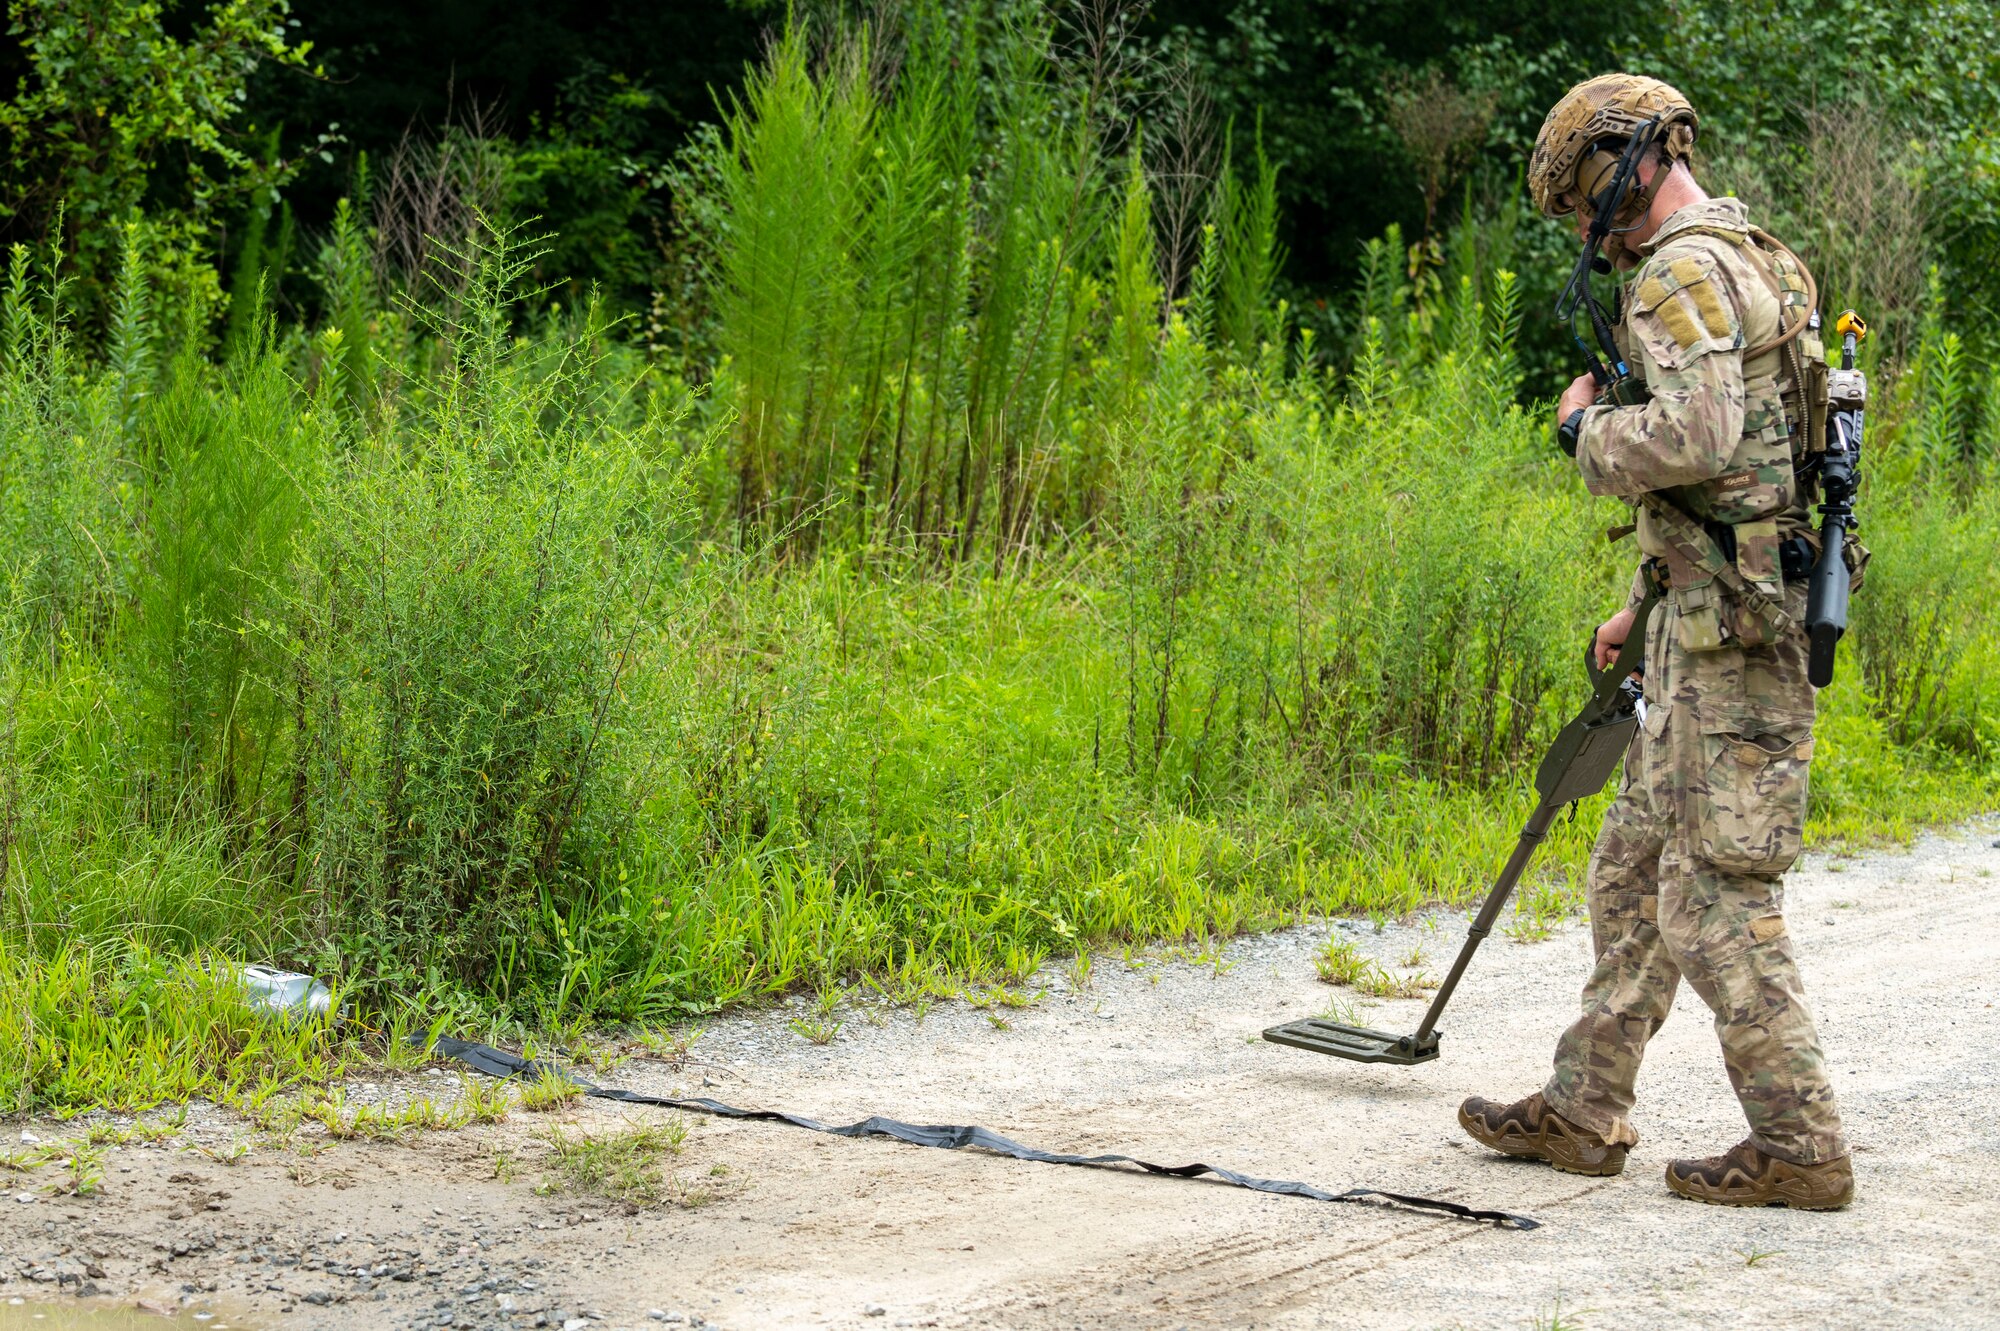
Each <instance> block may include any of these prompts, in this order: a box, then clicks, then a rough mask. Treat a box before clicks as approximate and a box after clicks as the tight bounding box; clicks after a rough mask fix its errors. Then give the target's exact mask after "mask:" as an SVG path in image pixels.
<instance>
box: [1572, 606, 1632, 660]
mask: <svg viewBox="0 0 2000 1331" xmlns="http://www.w3.org/2000/svg"><path fill="white" fill-rule="evenodd" d="M1636 613H1637V612H1635V611H1633V610H1630V609H1626V610H1620V611H1619V612H1618V613H1617V614H1615V615H1613V616H1612V617H1611V618H1609V619H1607V620H1605V621H1604V622H1603V623H1602V624H1599V625H1598V626H1597V668H1598V669H1599V670H1602V669H1604V668H1605V667H1606V666H1608V665H1610V664H1611V663H1612V662H1613V661H1616V660H1617V659H1618V651H1619V649H1620V648H1622V647H1623V646H1624V645H1625V639H1626V638H1627V637H1628V636H1630V634H1631V632H1632V620H1633V619H1634V617H1635V616H1636ZM1572 641H1574V640H1572Z"/></svg>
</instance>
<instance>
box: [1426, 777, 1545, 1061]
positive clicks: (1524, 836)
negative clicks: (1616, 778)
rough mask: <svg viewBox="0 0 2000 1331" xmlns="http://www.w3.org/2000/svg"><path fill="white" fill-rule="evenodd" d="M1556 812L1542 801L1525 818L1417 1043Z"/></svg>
mask: <svg viewBox="0 0 2000 1331" xmlns="http://www.w3.org/2000/svg"><path fill="white" fill-rule="evenodd" d="M1557 812H1558V806H1556V805H1552V804H1550V803H1548V802H1547V801H1546V800H1545V801H1543V802H1542V803H1541V804H1538V805H1536V806H1535V811H1534V812H1533V813H1531V814H1529V815H1528V822H1527V825H1526V826H1524V827H1522V829H1521V838H1520V840H1518V841H1516V842H1515V843H1514V853H1513V854H1512V855H1509V856H1508V857H1507V865H1506V867H1505V868H1503V869H1502V870H1500V876H1499V877H1498V878H1496V879H1495V880H1494V881H1493V890H1492V891H1491V892H1488V893H1487V894H1486V904H1485V905H1483V906H1481V907H1480V908H1479V914H1478V915H1477V916H1476V917H1475V918H1474V919H1473V921H1472V927H1471V928H1469V929H1467V930H1466V931H1465V946H1464V947H1461V948H1460V949H1459V950H1458V959H1457V960H1456V961H1454V962H1452V963H1451V971H1450V972H1449V973H1448V974H1447V975H1446V976H1445V977H1444V983H1443V984H1440V985H1439V986H1438V991H1437V997H1435V998H1433V999H1431V1005H1430V1008H1429V1009H1428V1010H1427V1011H1426V1012H1425V1013H1424V1019H1423V1021H1422V1022H1421V1023H1420V1024H1419V1025H1418V1026H1417V1034H1416V1043H1417V1044H1420V1045H1421V1044H1422V1043H1424V1041H1425V1040H1427V1039H1429V1038H1430V1033H1431V1032H1432V1031H1433V1030H1435V1029H1436V1028H1437V1023H1438V1018H1439V1017H1441V1016H1443V1015H1444V1005H1445V1004H1446V1003H1449V1002H1450V1001H1451V995H1452V991H1453V990H1454V989H1456V988H1458V980H1459V977H1460V976H1462V975H1464V974H1465V968H1466V966H1467V965H1469V964H1470V963H1471V961H1472V954H1473V953H1474V952H1477V951H1478V950H1479V945H1480V943H1482V942H1483V941H1485V938H1486V935H1488V934H1490V933H1492V932H1493V925H1494V923H1495V922H1496V921H1498V920H1499V918H1500V908H1501V907H1503V906H1505V905H1506V904H1507V898H1508V897H1509V896H1511V895H1513V892H1514V885H1515V884H1516V883H1518V882H1520V881H1521V875H1522V874H1524V873H1526V872H1527V871H1528V862H1529V861H1530V860H1532V859H1534V858H1535V849H1536V847H1538V846H1540V845H1541V844H1542V838H1543V837H1544V836H1546V835H1548V830H1549V824H1550V823H1552V822H1554V821H1555V818H1556V813H1557Z"/></svg>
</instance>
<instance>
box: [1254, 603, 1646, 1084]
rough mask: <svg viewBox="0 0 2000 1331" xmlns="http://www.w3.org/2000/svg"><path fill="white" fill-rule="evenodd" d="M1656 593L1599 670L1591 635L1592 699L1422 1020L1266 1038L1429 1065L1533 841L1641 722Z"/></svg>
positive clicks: (1287, 1029) (1296, 1027)
mask: <svg viewBox="0 0 2000 1331" xmlns="http://www.w3.org/2000/svg"><path fill="white" fill-rule="evenodd" d="M1659 599H1660V594H1659V590H1658V588H1657V587H1656V586H1654V585H1653V583H1652V582H1651V580H1650V579H1649V580H1648V591H1647V595H1646V596H1645V598H1644V599H1643V600H1642V601H1641V602H1640V603H1639V605H1638V606H1637V607H1636V608H1635V609H1634V612H1633V618H1632V627H1631V631H1630V632H1629V633H1628V634H1627V635H1626V638H1625V642H1624V645H1623V646H1622V647H1620V648H1619V650H1618V659H1617V660H1616V661H1614V662H1612V663H1611V665H1610V667H1609V668H1607V669H1605V670H1603V671H1599V670H1598V669H1597V667H1596V664H1595V660H1594V656H1595V643H1594V640H1593V646H1592V648H1591V649H1589V650H1588V651H1587V652H1586V655H1585V659H1584V668H1585V670H1586V671H1587V672H1588V674H1589V676H1590V686H1591V687H1590V701H1589V702H1587V703H1585V704H1584V706H1583V710H1582V711H1580V712H1578V713H1577V714H1576V717H1575V718H1574V719H1573V720H1571V721H1570V723H1569V724H1568V725H1566V726H1564V727H1563V728H1562V731H1561V732H1560V733H1559V734H1557V736H1556V738H1555V742H1554V743H1552V744H1550V745H1549V751H1548V753H1547V754H1546V755H1545V756H1544V757H1543V758H1542V765H1541V767H1540V768H1538V769H1537V770H1536V772H1535V790H1536V793H1537V794H1539V795H1540V796H1541V798H1540V800H1539V801H1538V802H1537V803H1536V805H1535V811H1534V812H1533V813H1531V814H1529V815H1528V821H1527V824H1526V826H1524V827H1522V828H1521V836H1520V839H1519V840H1518V841H1516V842H1515V843H1514V853H1513V854H1512V855H1510V856H1508V858H1507V865H1506V867H1505V868H1503V869H1501V870H1500V876H1499V877H1498V878H1497V879H1495V880H1494V882H1493V889H1492V891H1490V892H1488V893H1487V894H1486V904H1485V905H1483V906H1481V907H1480V908H1479V914H1478V916H1476V917H1475V918H1474V919H1473V921H1472V927H1471V928H1470V929H1468V930H1467V931H1466V935H1465V946H1464V947H1462V948H1460V949H1459V950H1458V958H1457V960H1455V961H1453V962H1452V963H1451V973H1450V974H1448V975H1446V976H1445V977H1444V983H1443V984H1441V985H1439V986H1438V991H1437V997H1435V998H1433V999H1432V1000H1431V1005H1430V1008H1429V1010H1428V1011H1426V1012H1425V1013H1424V1022H1423V1025H1421V1026H1419V1027H1417V1029H1416V1031H1415V1032H1414V1033H1413V1034H1410V1035H1396V1034H1393V1033H1391V1032H1389V1031H1377V1030H1371V1029H1369V1028H1367V1027H1365V1026H1349V1025H1347V1024H1345V1023H1343V1022H1337V1021H1328V1020H1326V1019H1325V1018H1323V1017H1306V1018H1303V1019H1301V1020H1297V1021H1288V1022H1285V1023H1284V1024H1282V1025H1279V1026H1273V1027H1271V1028H1270V1029H1269V1030H1267V1031H1265V1032H1264V1038H1265V1039H1266V1040H1269V1041H1271V1042H1272V1043H1273V1044H1282V1045H1290V1046H1292V1047H1293V1048H1295V1049H1309V1050H1311V1051H1312V1052H1314V1053H1318V1054H1329V1055H1331V1056H1332V1057H1334V1058H1344V1059H1348V1060H1350V1061H1352V1062H1356V1063H1391V1064H1398V1065H1401V1066H1404V1067H1409V1066H1411V1065H1414V1064H1417V1063H1427V1062H1429V1061H1430V1060H1431V1059H1434V1058H1436V1057H1437V1056H1438V1032H1437V1023H1438V1018H1439V1017H1441V1016H1443V1015H1444V1006H1445V1004H1446V1003H1449V1002H1450V1001H1451V996H1452V994H1453V992H1454V991H1456V990H1457V988H1458V982H1459V980H1460V979H1462V978H1463V977H1464V975H1465V968H1466V967H1467V966H1468V965H1470V964H1471V962H1472V954H1473V953H1474V952H1476V951H1478V950H1479V944H1480V942H1481V941H1482V940H1484V939H1485V937H1486V935H1488V934H1490V933H1492V932H1493V925H1494V923H1495V921H1497V920H1498V919H1499V918H1500V910H1501V908H1502V907H1503V906H1505V905H1506V904H1507V898H1508V897H1509V896H1511V895H1513V892H1514V886H1515V884H1517V883H1519V882H1520V881H1521V875H1522V874H1524V873H1526V872H1527V870H1528V864H1529V862H1530V861H1531V860H1533V859H1534V858H1535V849H1536V847H1538V846H1540V845H1541V844H1542V839H1543V838H1544V837H1545V836H1547V835H1548V831H1549V824H1551V823H1553V822H1554V821H1555V818H1556V813H1557V812H1558V811H1559V810H1560V809H1561V808H1562V807H1563V806H1564V805H1565V804H1570V803H1573V802H1575V801H1576V800H1580V799H1583V798H1585V797H1586V796H1590V795H1594V794H1596V793H1597V792H1598V791H1600V790H1602V789H1604V783H1605V782H1606V781H1608V780H1610V779H1611V774H1612V773H1613V772H1615V771H1617V770H1618V765H1619V763H1620V762H1622V761H1623V760H1624V757H1625V751H1626V750H1627V749H1628V748H1630V747H1631V743H1632V736H1633V733H1634V732H1636V731H1637V730H1638V728H1639V713H1640V711H1641V708H1642V702H1641V699H1640V696H1639V689H1638V687H1637V685H1636V684H1634V683H1633V682H1632V676H1633V673H1634V672H1635V671H1637V670H1638V669H1639V668H1640V660H1641V657H1642V655H1643V653H1644V650H1645V633H1646V623H1647V619H1648V617H1649V616H1650V615H1651V614H1652V611H1653V607H1654V606H1655V605H1656V604H1658V602H1659Z"/></svg>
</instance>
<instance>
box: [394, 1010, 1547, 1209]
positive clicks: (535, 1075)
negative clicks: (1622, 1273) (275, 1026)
mask: <svg viewBox="0 0 2000 1331" xmlns="http://www.w3.org/2000/svg"><path fill="white" fill-rule="evenodd" d="M423 1038H424V1037H423V1036H421V1035H418V1036H415V1037H413V1042H415V1043H419V1044H421V1043H422V1041H423ZM432 1048H433V1050H434V1051H435V1052H436V1053H439V1054H442V1055H443V1056H444V1057H446V1058H455V1059H457V1060H458V1061H459V1062H461V1063H463V1064H465V1065H466V1066H467V1067H469V1068H471V1069H472V1070H473V1071H474V1072H480V1073H484V1074H485V1075H487V1076H489V1077H503V1078H518V1079H520V1080H522V1081H543V1080H547V1079H549V1078H560V1079H561V1080H564V1081H567V1082H569V1083H570V1084H572V1085H574V1086H576V1087H577V1088H578V1089H580V1090H581V1091H582V1092H583V1093H584V1094H585V1095H587V1096H591V1097H593V1098H595V1099H599V1100H615V1101H617V1102H619V1103H620V1104H628V1105H656V1106H659V1107H661V1108H666V1109H681V1110H686V1111H688V1112H690V1113H696V1114H713V1115H715V1116H716V1117H717V1118H741V1119H756V1120H760V1121H763V1122H769V1123H789V1124H791V1125H792V1126H793V1127H795V1128H806V1129H808V1130H810V1131H812V1132H827V1133H831V1134H833V1135H834V1136H836V1137H890V1138H893V1139H895V1140H896V1141H899V1142H907V1143H909V1144H910V1145H912V1146H934V1147H938V1148H940V1149H943V1150H947V1151H956V1150H960V1149H962V1148H964V1147H967V1146H974V1147H977V1148H979V1149H980V1150H982V1151H992V1152H994V1153H995V1154H997V1155H1005V1156H1011V1157H1013V1158H1014V1159H1016V1160H1029V1161H1034V1162H1036V1163H1038V1164H1045V1165H1093V1166H1098V1167H1105V1166H1112V1167H1115V1166H1118V1165H1137V1166H1138V1167H1139V1168H1140V1169H1143V1170H1145V1171H1146V1172H1147V1173H1148V1174H1160V1175H1163V1176H1165V1177H1167V1178H1195V1177H1198V1176H1200V1175H1202V1174H1211V1175H1213V1176H1215V1177H1216V1178H1219V1179H1221V1180H1222V1181H1223V1182H1224V1183H1233V1184H1235V1185H1236V1186H1237V1187H1239V1188H1249V1189H1251V1190H1252V1191H1254V1192H1274V1193H1278V1194H1280V1195H1282V1196H1286V1197H1305V1198H1309V1199H1310V1200H1312V1201H1316V1202H1364V1203H1373V1204H1381V1203H1391V1204H1394V1205H1398V1206H1411V1207H1416V1208H1418V1209H1420V1210H1425V1211H1441V1212H1443V1213H1444V1214H1445V1215H1450V1216H1457V1217H1458V1218H1459V1219H1461V1220H1481V1221H1487V1222H1490V1223H1492V1224H1494V1225H1497V1226H1499V1227H1500V1228H1502V1229H1535V1228H1537V1227H1539V1226H1540V1224H1541V1222H1540V1221H1539V1220H1531V1219H1529V1218H1528V1217H1527V1216H1524V1215H1515V1214H1514V1213H1513V1212H1512V1211H1484V1210H1480V1209H1478V1208H1477V1207H1471V1206H1466V1205H1464V1204H1462V1203H1460V1202H1453V1201H1446V1200H1444V1199H1442V1198H1438V1197H1412V1196H1410V1195H1409V1194H1407V1193H1401V1192H1384V1191H1383V1190H1382V1189H1380V1188H1349V1189H1348V1190H1347V1191H1346V1192H1327V1191H1324V1190H1323V1189H1320V1188H1315V1187H1313V1186H1312V1185H1311V1184H1309V1183H1293V1182H1289V1181H1287V1180H1284V1179H1268V1178H1252V1177H1250V1176H1249V1175H1248V1174H1239V1173H1237V1172H1236V1171H1234V1170H1231V1169H1219V1168H1217V1167H1216V1166H1214V1165H1156V1164H1153V1163H1151V1162H1149V1161H1146V1160H1139V1159H1136V1158H1134V1157H1132V1156H1129V1155H1064V1154H1061V1153H1059V1152H1056V1151H1038V1150H1036V1149H1035V1148H1034V1147H1032V1146H1023V1145H1021V1143H1019V1142H1017V1141H1012V1140H1010V1139H1008V1138H1006V1137H1002V1136H1001V1135H1000V1134H999V1133H997V1132H994V1131H992V1130H990V1129H988V1128H981V1127H975V1126H964V1125H956V1124H952V1125H932V1124H915V1123H903V1122H899V1121H898V1120H896V1119H893V1118H882V1117H881V1116H879V1115H877V1116H875V1117H872V1118H864V1119H862V1120H861V1121H860V1122H859V1123H845V1124H831V1123H821V1122H819V1121H818V1120H817V1119H810V1118H805V1117H802V1116H801V1115H798V1114H785V1113H780V1112H779V1111H777V1110H775V1109H738V1108H736V1107H735V1106H733V1105H726V1104H723V1103H722V1102H721V1101H719V1100H710V1099H707V1098H706V1097H694V1098H691V1099H678V1098H675V1097H673V1096H666V1095H646V1094H643V1093H642V1092H639V1091H625V1090H620V1089H618V1088H617V1087H614V1086H594V1085H592V1084H591V1083H589V1082H587V1081H583V1080H581V1079H579V1078H578V1077H576V1076H574V1075H572V1074H571V1073H569V1072H567V1071H565V1070H564V1069H562V1068H559V1067H556V1066H555V1065H554V1064H552V1063H544V1062H539V1061H536V1060H532V1059H526V1058H522V1057H521V1056H520V1055H519V1054H510V1053H508V1052H507V1051H506V1050H504V1049H495V1048H494V1047H493V1046H492V1045H488V1044H478V1043H476V1042H474V1041H471V1040H454V1039H451V1038H450V1037H449V1036H440V1037H439V1038H438V1040H437V1042H436V1044H434V1045H433V1046H432Z"/></svg>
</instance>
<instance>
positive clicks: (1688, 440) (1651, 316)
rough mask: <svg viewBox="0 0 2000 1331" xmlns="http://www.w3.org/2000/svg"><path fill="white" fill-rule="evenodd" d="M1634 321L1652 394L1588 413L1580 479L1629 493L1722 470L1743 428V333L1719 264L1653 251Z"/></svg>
mask: <svg viewBox="0 0 2000 1331" xmlns="http://www.w3.org/2000/svg"><path fill="white" fill-rule="evenodd" d="M1631 327H1632V332H1633V334H1634V339H1633V340H1634V341H1635V342H1636V343H1637V349H1638V351H1639V353H1640V354H1641V355H1642V356H1643V357H1644V358H1645V371H1646V383H1647V387H1648V388H1649V389H1650V390H1651V392H1652V400H1651V401H1650V402H1648V403H1646V404H1645V405H1644V406H1636V407H1592V408H1590V410H1589V411H1587V412H1585V413H1584V418H1583V425H1582V428H1581V429H1580V430H1579V431H1578V433H1577V448H1576V465H1577V470H1579V471H1581V472H1582V473H1583V480H1584V484H1585V485H1586V486H1587V487H1588V488H1589V490H1590V492H1591V493H1592V494H1598V495H1619V496H1623V497H1628V498H1629V497H1632V496H1635V495H1641V494H1645V493H1646V492H1648V491H1650V490H1665V489H1670V488H1672V487H1674V486H1680V485H1694V484H1697V483H1699V482H1701V481H1708V480H1713V479H1715V478H1716V477H1717V476H1720V475H1722V474H1723V473H1724V472H1725V471H1726V470H1727V469H1728V467H1729V462H1730V459H1731V457H1732V456H1733V455H1734V454H1735V452H1736V447H1737V443H1738V441H1739V440H1740V439H1741V437H1742V434H1743V331H1742V319H1741V317H1740V316H1739V315H1738V313H1737V311H1736V309H1735V304H1734V301H1733V300H1732V299H1731V298H1730V294H1729V288H1728V287H1727V285H1726V284H1725V282H1724V279H1722V278H1721V277H1720V276H1719V275H1718V274H1717V273H1716V269H1715V261H1714V260H1713V259H1712V258H1710V257H1709V256H1708V255H1707V254H1705V253H1703V252H1701V251H1699V250H1695V251H1692V252H1683V253H1680V254H1677V255H1671V256H1670V255H1667V254H1661V255H1658V256H1656V257H1655V258H1654V259H1653V260H1652V261H1651V262H1649V263H1648V264H1647V267H1646V273H1645V274H1644V275H1642V276H1641V278H1640V279H1639V282H1638V284H1637V286H1636V288H1635V291H1634V299H1633V306H1632V318H1631Z"/></svg>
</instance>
